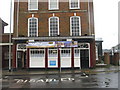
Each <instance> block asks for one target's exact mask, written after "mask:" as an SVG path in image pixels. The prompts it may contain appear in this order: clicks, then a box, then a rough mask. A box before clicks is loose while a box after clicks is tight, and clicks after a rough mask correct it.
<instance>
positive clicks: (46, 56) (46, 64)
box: [45, 48, 48, 69]
mask: <svg viewBox="0 0 120 90" xmlns="http://www.w3.org/2000/svg"><path fill="white" fill-rule="evenodd" d="M45 68H46V69H47V68H48V48H45Z"/></svg>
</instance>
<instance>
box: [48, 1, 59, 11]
mask: <svg viewBox="0 0 120 90" xmlns="http://www.w3.org/2000/svg"><path fill="white" fill-rule="evenodd" d="M56 1H57V7H56V8H50V0H49V1H48V9H49V10H58V9H59V0H56Z"/></svg>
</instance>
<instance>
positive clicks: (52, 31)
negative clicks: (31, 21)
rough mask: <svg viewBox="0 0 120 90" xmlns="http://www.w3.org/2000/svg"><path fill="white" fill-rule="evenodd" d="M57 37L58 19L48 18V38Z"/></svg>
mask: <svg viewBox="0 0 120 90" xmlns="http://www.w3.org/2000/svg"><path fill="white" fill-rule="evenodd" d="M58 35H59V18H58V17H55V16H53V17H50V18H49V36H58Z"/></svg>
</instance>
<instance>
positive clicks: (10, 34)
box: [9, 0, 12, 72]
mask: <svg viewBox="0 0 120 90" xmlns="http://www.w3.org/2000/svg"><path fill="white" fill-rule="evenodd" d="M11 25H12V0H11V1H10V33H9V72H11Z"/></svg>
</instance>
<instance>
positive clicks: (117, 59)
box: [113, 52, 119, 65]
mask: <svg viewBox="0 0 120 90" xmlns="http://www.w3.org/2000/svg"><path fill="white" fill-rule="evenodd" d="M113 61H114V65H119V53H117V52H116V53H114V58H113Z"/></svg>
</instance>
